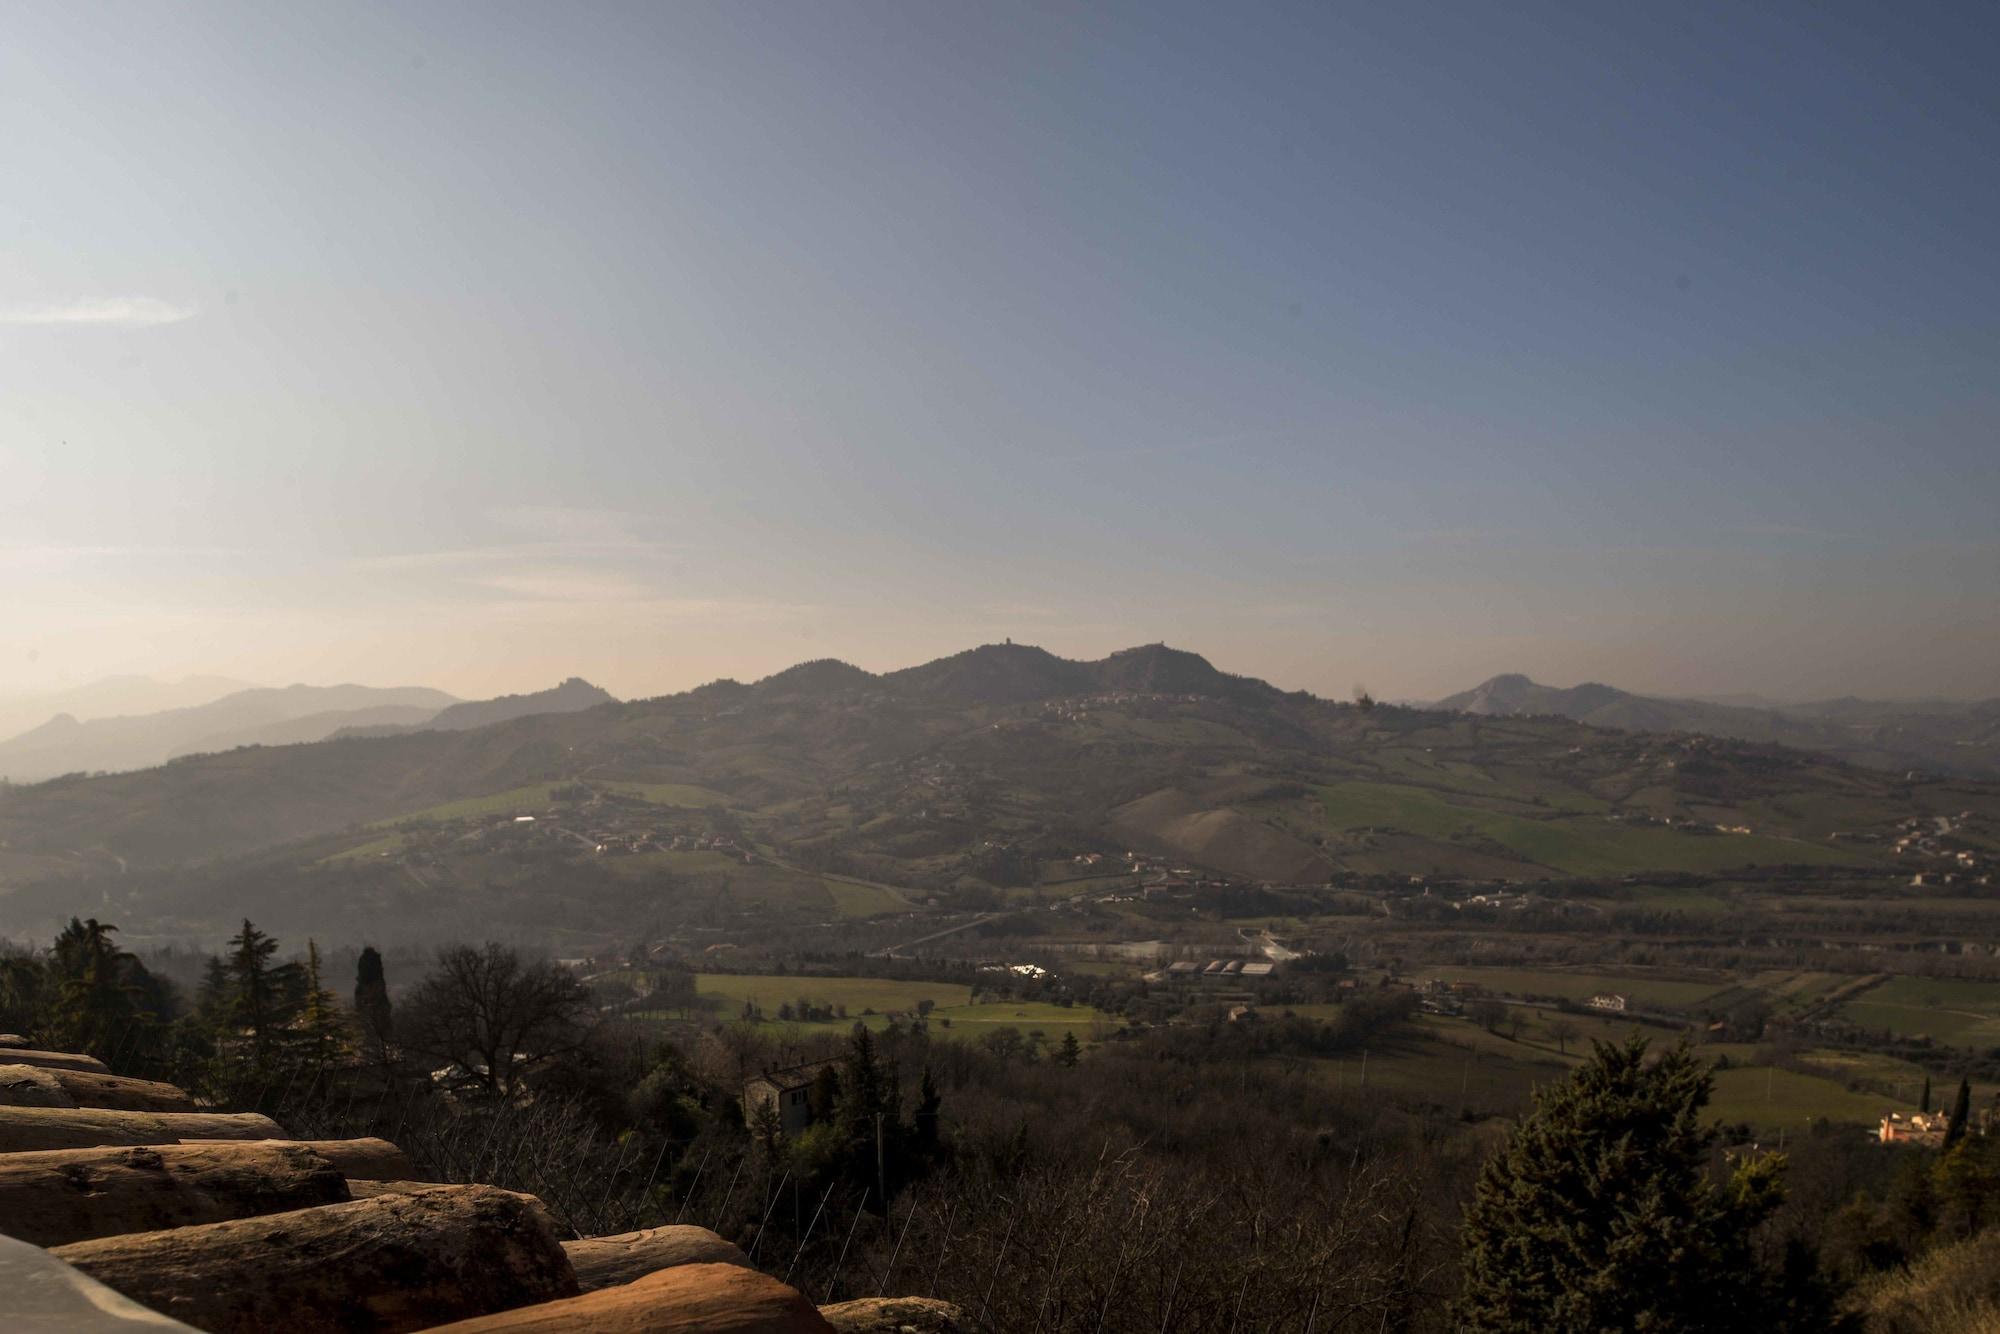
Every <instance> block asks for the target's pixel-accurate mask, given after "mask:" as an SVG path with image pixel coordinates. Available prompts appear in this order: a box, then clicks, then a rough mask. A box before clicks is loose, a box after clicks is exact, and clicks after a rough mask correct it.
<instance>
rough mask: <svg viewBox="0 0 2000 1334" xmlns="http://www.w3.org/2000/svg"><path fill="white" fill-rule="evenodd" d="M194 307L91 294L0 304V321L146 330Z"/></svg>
mask: <svg viewBox="0 0 2000 1334" xmlns="http://www.w3.org/2000/svg"><path fill="white" fill-rule="evenodd" d="M200 313H201V310H200V308H199V307H197V306H189V305H176V304H175V303H174V302H171V301H162V300H160V299H159V298H158V297H152V296H113V297H92V298H85V299H82V300H77V301H68V302H61V303H58V304H56V305H47V306H5V307H0V324H74V325H91V326H96V327H98V328H107V329H145V328H150V327H152V326H153V325H156V324H179V323H180V322H181V321H183V320H191V319H193V318H194V317H195V316H196V315H199V314H200Z"/></svg>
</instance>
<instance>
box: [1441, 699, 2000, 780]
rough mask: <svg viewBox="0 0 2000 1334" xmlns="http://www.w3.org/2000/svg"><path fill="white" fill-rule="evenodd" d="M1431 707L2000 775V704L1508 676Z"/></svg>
mask: <svg viewBox="0 0 2000 1334" xmlns="http://www.w3.org/2000/svg"><path fill="white" fill-rule="evenodd" d="M1425 707H1428V708H1432V709H1437V710H1440V711H1444V712H1451V713H1473V714H1479V715H1481V716H1484V717H1512V716H1525V717H1534V716H1547V717H1561V718H1572V719H1575V720H1576V721H1578V722H1583V723H1589V724H1591V725H1592V726H1593V727H1615V728H1620V729H1623V730H1625V731H1637V732H1696V733H1705V734H1707V735H1710V736H1719V737H1731V738H1734V739H1736V740H1740V741H1755V742H1768V743H1774V744H1777V745H1784V746H1794V747H1797V748H1799V749H1801V750H1816V751H1821V752H1823V753H1825V754H1828V755H1837V756H1840V757H1841V758H1843V759H1848V760H1852V761H1854V762H1855V763H1857V764H1867V765H1873V766H1876V767H1879V768H1911V767H1915V768H1923V769H1938V770H1943V771H1945V772H1947V773H1962V774H1973V775H1978V776H1980V777H1988V778H1991V777H2000V699H1989V700H1969V701H1968V700H1907V701H1896V700H1862V699H1855V698H1852V697H1848V698H1844V699H1835V700H1822V701H1816V702H1812V703H1805V704H1767V703H1757V704H1751V703H1737V702H1722V701H1713V700H1698V699H1667V698H1657V697H1654V696H1649V695H1634V694H1631V693H1630V692H1628V691H1624V690H1619V689H1616V688H1614V687H1612V686H1608V685H1599V684H1596V683H1594V682H1593V683H1587V684H1584V685H1579V686H1570V687H1567V688H1564V687H1559V686H1545V685H1539V684H1537V683H1536V682H1534V681H1531V680H1529V679H1528V678H1527V677H1525V676H1521V675H1518V674H1509V675H1505V676H1496V677H1493V678H1492V679H1491V680H1488V681H1484V682H1481V683H1480V684H1479V685H1477V686H1474V687H1473V688H1472V689H1471V690H1466V691H1461V692H1460V693H1458V694H1456V695H1452V696H1449V697H1447V698H1445V699H1441V700H1438V701H1437V702H1436V703H1434V704H1430V705H1427V706H1425Z"/></svg>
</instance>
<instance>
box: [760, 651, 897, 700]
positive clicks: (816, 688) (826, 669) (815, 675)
mask: <svg viewBox="0 0 2000 1334" xmlns="http://www.w3.org/2000/svg"><path fill="white" fill-rule="evenodd" d="M874 684H876V678H875V675H874V673H872V672H866V671H863V670H862V669H861V668H859V667H856V666H855V665H854V664H852V663H848V662H842V661H841V660H840V659H839V658H814V659H812V660H811V661H809V662H802V663H799V664H797V665H796V666H792V667H787V668H785V670H784V671H782V672H776V673H774V674H772V675H770V676H767V677H765V678H764V679H763V680H761V681H759V682H758V683H757V687H756V688H757V689H759V690H767V691H771V692H773V693H777V694H800V695H826V694H834V693H837V692H839V691H842V690H861V689H865V688H866V687H868V686H871V685H874Z"/></svg>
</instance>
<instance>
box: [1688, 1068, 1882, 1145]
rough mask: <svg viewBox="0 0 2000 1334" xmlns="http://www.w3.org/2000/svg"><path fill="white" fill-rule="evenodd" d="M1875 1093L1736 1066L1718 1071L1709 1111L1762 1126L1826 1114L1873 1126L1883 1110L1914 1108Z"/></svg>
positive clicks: (1789, 1125) (1786, 1125) (1800, 1122)
mask: <svg viewBox="0 0 2000 1334" xmlns="http://www.w3.org/2000/svg"><path fill="white" fill-rule="evenodd" d="M1914 1110H1915V1108H1913V1107H1907V1106H1900V1105H1898V1104H1897V1103H1895V1102H1894V1101H1892V1100H1890V1099H1888V1098H1884V1097H1882V1096H1880V1095H1879V1094H1873V1093H1853V1092H1850V1091H1849V1090H1848V1089H1847V1088H1846V1087H1845V1086H1844V1085H1842V1084H1841V1083H1839V1082H1838V1081H1836V1080H1832V1079H1823V1078H1821V1077H1819V1076H1817V1075H1806V1074H1800V1073H1799V1072H1798V1071H1796V1070H1780V1069H1777V1068H1775V1067H1772V1066H1737V1067H1734V1068H1732V1069H1729V1070H1718V1071H1716V1073H1715V1098H1714V1100H1713V1101H1711V1102H1710V1103H1709V1105H1708V1111H1709V1115H1711V1116H1714V1117H1717V1118H1719V1119H1721V1120H1723V1121H1728V1122H1731V1123H1734V1122H1737V1121H1746V1122H1748V1123H1749V1124H1751V1125H1753V1126H1757V1127H1759V1128H1762V1129H1769V1130H1779V1129H1799V1128H1801V1127H1803V1126H1805V1125H1806V1124H1807V1123H1808V1122H1811V1121H1818V1120H1825V1121H1835V1122H1841V1123H1845V1124H1848V1125H1860V1126H1872V1125H1874V1124H1876V1123H1877V1122H1878V1121H1879V1120H1880V1119H1881V1118H1882V1115H1883V1113H1885V1112H1890V1111H1914Z"/></svg>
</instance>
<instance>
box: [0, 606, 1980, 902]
mask: <svg viewBox="0 0 2000 1334" xmlns="http://www.w3.org/2000/svg"><path fill="white" fill-rule="evenodd" d="M1967 812H1971V813H1972V817H1973V818H1972V819H1971V821H1970V822H1969V823H1968V822H1967V821H1966V820H1964V819H1962V818H1961V817H1962V816H1964V815H1965V813H1967ZM527 815H532V816H534V817H535V820H534V821H533V822H528V821H522V820H520V819H519V817H521V816H527ZM1945 817H1949V820H1957V821H1959V822H1960V824H1961V825H1966V826H1967V828H1966V831H1965V832H1964V837H1965V838H1967V839H1970V840H1974V841H1972V842H1968V843H1967V844H1966V846H1971V847H1982V848H1983V847H1984V846H1985V845H1984V844H1981V843H1978V842H1977V841H1976V840H1977V839H1978V838H1983V837H1986V836H1987V834H1982V833H1979V832H1978V831H1979V830H1985V831H1987V833H1988V834H1990V831H1991V829H1992V828H1993V826H1994V823H1995V821H1996V819H2000V796H1996V789H1994V788H1992V787H1989V786H1988V785H1985V784H1981V783H1977V782H1974V781H1971V780H1947V779H1921V778H1920V779H1915V780H1912V779H1910V778H1908V777H1907V776H1906V775H1903V774H1900V773H1897V774H1888V773H1878V772H1874V771H1870V770H1866V769H1860V768H1855V767H1852V766H1849V765H1845V764H1841V763H1838V762H1835V761H1832V760H1827V759H1824V758H1821V757H1817V756H1814V755H1810V754H1806V753H1802V752H1796V751H1788V750H1784V749H1781V748H1777V747H1773V746H1763V745H1752V744H1748V743H1741V742H1727V741H1718V740H1714V739H1712V738H1706V737H1700V736H1682V735H1674V736H1652V735H1645V734H1634V733H1624V732H1614V731H1605V730H1600V729H1595V728H1592V727H1588V726H1585V725H1582V724H1579V723H1575V722H1571V721H1568V720H1566V719H1562V718H1515V717H1505V718H1495V717H1475V716H1469V715H1450V714H1441V713H1435V712H1424V711H1419V710H1412V709H1401V708H1392V707H1374V708H1363V707H1357V706H1354V705H1350V704H1343V703H1333V702H1329V701H1325V700H1320V699H1315V698H1313V697H1311V696H1307V695H1303V694H1287V693H1284V692H1282V691H1279V690H1276V689H1274V688H1272V687H1270V686H1268V685H1265V684H1263V683H1261V682H1255V681H1249V680H1246V679H1244V678H1238V677H1231V676H1227V675H1225V674H1223V673H1221V672H1218V671H1216V670H1215V669H1214V668H1212V667H1210V666H1209V665H1208V664H1207V663H1206V662H1205V661H1203V660H1202V659H1200V658H1198V657H1196V656H1195V655H1192V654H1185V653H1179V652H1176V651H1175V650H1171V649H1166V648H1163V647H1160V646H1153V647H1150V648H1144V649H1135V650H1130V651H1127V652H1126V653H1121V654H1115V655H1113V656H1112V657H1111V658H1109V659H1106V660H1104V661H1103V662H1098V663H1075V662H1065V661H1064V660H1062V659H1058V658H1054V657H1052V656H1050V655H1048V654H1045V653H1041V652H1040V651H1039V650H1034V649H1028V648H1024V647H1021V646H1014V645H1004V646H989V647H988V648H984V649H978V650H974V651H972V652H970V653H967V654H960V655H958V656H957V657H954V658H950V659H944V660H942V661H941V662H939V663H933V664H929V665H927V666H925V667H921V668H912V669H910V670H909V671H906V672H899V673H892V674H890V675H887V676H879V677H878V676H871V675H869V674H868V673H865V672H860V671H858V670H856V669H853V668H845V667H842V666H840V665H839V664H831V665H827V664H809V665H808V666H807V667H805V668H800V669H795V670H794V671H792V672H787V673H782V674H780V675H779V676H777V677H773V678H771V679H770V680H768V681H765V682H761V683H758V684H756V685H749V686H746V685H739V684H736V683H732V682H720V683H717V684H715V685H711V686H705V687H703V688H701V689H699V690H695V691H690V692H687V693H685V694H682V695H676V696H670V697H665V698H661V699H654V700H644V701H634V702H629V703H624V704H607V705H604V706H601V707H597V708H592V709H587V710H583V711H580V712H574V713H567V714H557V715H542V716H534V717H526V718H520V719H517V720H514V721H511V722H504V723H500V724H496V725H493V726H488V727H481V728H476V729H472V730H466V731H453V732H424V733H414V734H409V735H397V736H388V737H379V738H353V739H341V740H334V741H327V742H321V743H317V744H312V745H297V746H277V747H248V748H245V749H242V750H237V751H232V752H230V753H228V754H223V755H211V756H201V757H195V758H191V759H188V760H183V761H178V762H176V763H174V764H171V765H168V766H165V767H164V768H160V769H153V770H146V771H142V772H138V773H130V774H118V775H111V776H106V777H100V778H73V779H65V780H59V781H57V782H52V783H46V784H41V785H37V786H31V787H14V788H4V789H0V890H4V895H0V930H5V931H17V932H23V933H26V932H31V931H36V930H40V929H43V928H44V927H45V925H46V923H47V921H48V920H49V919H50V917H51V916H53V915H56V914H66V913H67V911H68V910H69V907H70V905H72V904H73V903H74V902H76V901H77V895H78V894H79V893H83V894H88V895H93V896H95V898H94V901H97V902H100V903H103V904H104V905H105V911H111V910H113V909H116V910H117V911H118V912H119V914H120V920H121V921H127V919H129V921H127V924H128V925H130V926H133V927H135V928H136V927H140V926H143V925H145V924H147V923H151V922H159V921H172V922H175V923H207V922H227V921H228V920H229V919H230V917H231V916H232V915H237V905H236V904H235V903H234V902H233V900H234V898H235V897H236V896H237V895H238V890H237V889H236V888H234V887H235V886H239V885H248V884H250V883H252V882H253V881H254V882H256V883H258V884H260V885H261V886H263V888H262V889H261V890H260V891H259V893H261V894H264V895H266V896H275V897H277V898H278V899H279V900H280V901H286V902H296V903H297V904H298V905H299V910H300V911H301V912H302V913H305V914H307V917H306V920H307V921H308V922H310V921H312V920H314V919H313V918H312V917H311V916H310V914H311V913H315V912H317V913H339V914H341V915H342V916H343V917H344V918H345V917H347V916H355V917H360V916H363V915H365V914H368V913H381V912H398V913H406V914H408V913H414V914H416V915H417V916H419V917H422V918H426V919H430V918H435V919H437V920H440V921H442V920H445V919H446V917H447V916H448V915H449V914H450V913H452V912H474V913H478V912H480V911H481V905H482V904H487V905H492V904H501V905H514V906H509V907H507V909H506V911H507V913H508V914H510V916H509V917H508V918H507V919H506V920H510V921H513V922H515V923H516V924H517V925H525V923H524V922H523V921H522V919H521V917H520V916H519V915H518V914H519V913H520V911H521V909H520V907H519V905H520V904H522V903H525V902H533V900H532V898H531V896H532V895H533V894H535V893H536V889H535V886H537V885H539V886H540V893H541V895H542V896H543V898H544V899H547V900H560V901H563V902H566V903H567V904H568V905H569V906H570V908H571V909H572V911H568V912H564V911H559V910H558V909H557V908H555V907H554V906H547V907H544V906H542V904H540V903H537V904H536V906H535V908H534V911H533V912H531V913H529V914H528V919H529V920H532V921H535V922H538V923H543V927H538V928H537V929H545V928H546V927H549V926H551V925H552V926H553V927H554V928H556V929H561V930H572V929H574V930H584V929H588V928H589V927H590V926H591V925H592V924H593V923H594V924H596V925H599V926H601V925H602V924H603V923H604V922H605V921H607V920H610V921H618V920H623V919H625V918H626V917H628V916H629V915H630V914H631V913H633V912H638V913H640V914H642V915H644V916H646V917H649V918H650V917H657V916H661V915H665V916H669V917H675V918H692V917H695V916H700V915H704V914H706V915H709V916H712V915H713V914H714V913H716V912H727V911H730V910H731V908H730V905H732V904H734V905H736V906H738V907H743V906H746V905H747V907H748V909H750V910H753V911H754V912H756V913H759V914H775V915H776V916H777V917H778V918H781V919H785V920H793V921H800V922H809V921H816V920H822V919H827V920H865V919H867V918H869V917H872V916H875V915H878V914H898V913H905V912H908V911H910V910H912V909H913V908H916V907H918V906H920V905H923V904H926V903H929V902H931V901H933V900H935V901H936V902H937V903H938V904H939V905H940V906H941V907H942V908H943V909H945V910H950V909H951V908H952V907H953V906H954V905H959V904H962V905H968V906H973V907H978V906H988V905H992V904H997V903H1000V902H1006V901H1009V900H1010V899H1015V898H1018V897H1019V896H1020V895H1021V893H1022V892H1024V891H1031V890H1034V889H1035V888H1036V887H1037V886H1039V885H1041V883H1042V881H1043V879H1044V871H1045V869H1046V868H1047V867H1049V866H1052V865H1058V866H1060V865H1068V864H1069V863H1070V862H1071V860H1072V859H1073V858H1075V857H1078V856H1081V855H1084V854H1096V855H1098V856H1100V857H1101V858H1109V859H1111V860H1110V862H1109V863H1108V864H1106V865H1104V866H1103V867H1102V869H1101V871H1100V872H1099V873H1098V874H1099V875H1102V876H1109V875H1111V874H1112V873H1115V872H1121V871H1123V870H1125V869H1126V859H1125V854H1126V853H1133V854H1136V856H1137V857H1138V859H1139V861H1140V862H1141V863H1142V864H1153V865H1158V866H1161V867H1165V868H1168V869H1173V870H1180V871H1184V872H1187V873H1188V874H1189V875H1190V876H1197V877H1198V876H1208V877H1213V878H1222V879H1227V880H1231V881H1234V882H1238V883H1244V884H1256V883H1273V884H1278V885H1321V884H1324V883H1325V882H1326V881H1327V880H1329V879H1330V878H1342V877H1347V878H1353V877H1362V878H1364V879H1366V878H1369V877H1375V878H1380V879H1382V880H1383V881H1384V882H1390V881H1397V882H1400V881H1403V880H1407V879H1408V878H1409V877H1410V876H1422V877H1458V878H1474V879H1480V880H1485V881H1489V882H1492V881H1512V882H1515V883H1522V884H1526V883H1535V882H1544V881H1562V880H1565V879H1572V878H1579V877H1583V878H1589V877H1598V878H1607V877H1610V878H1622V877H1636V878H1638V879H1639V880H1640V881H1641V882H1643V881H1644V878H1645V877H1646V876H1647V875H1649V874H1657V875H1671V874H1675V873H1718V872H1720V873H1727V874H1731V875H1734V874H1738V873H1752V872H1759V871H1762V872H1767V873H1768V872H1773V871H1787V870H1790V871H1798V872H1801V873H1809V872H1813V871H1816V870H1824V869H1827V868H1845V869H1851V870H1852V871H1854V872H1855V873H1856V874H1877V875H1880V876H1882V877H1884V883H1890V882H1892V880H1893V878H1894V877H1897V876H1901V875H1903V872H1902V871H1901V870H1900V869H1899V863H1898V861H1897V857H1896V854H1895V853H1894V852H1893V850H1892V849H1891V847H1890V844H1891V843H1892V842H1893V839H1894V838H1895V836H1896V831H1897V830H1898V828H1899V826H1900V825H1901V824H1902V823H1904V822H1909V821H1912V820H1915V821H1919V822H1924V823H1926V824H1928V823H1929V822H1934V821H1936V820H1938V819H1940V818H1945ZM1718 827H1720V828H1718ZM1723 830H1728V831H1731V832H1723ZM1743 830H1748V832H1741V831H1743ZM718 850H720V851H718ZM697 853H701V854H703V855H699V856H697V855H695V854H697ZM274 886H275V888H274ZM1029 897H1032V895H1030V896H1029ZM579 905H580V906H581V909H582V910H581V911H576V910H575V909H578V908H579Z"/></svg>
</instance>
